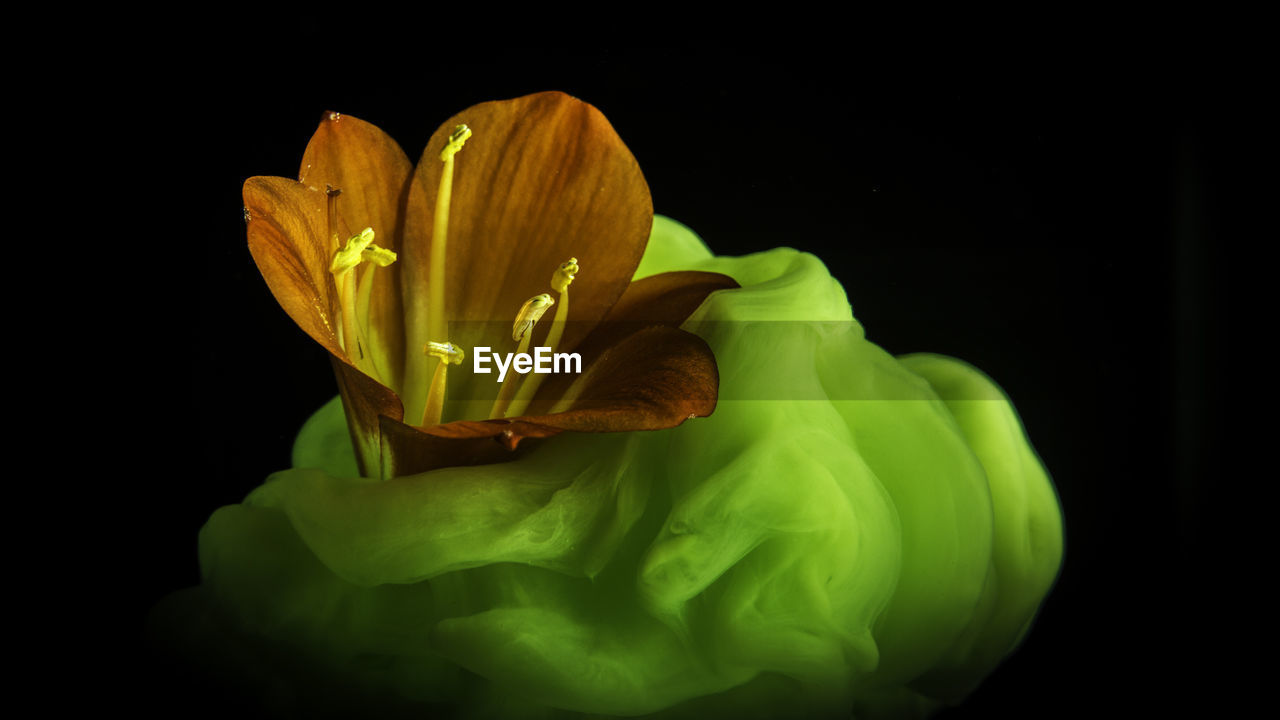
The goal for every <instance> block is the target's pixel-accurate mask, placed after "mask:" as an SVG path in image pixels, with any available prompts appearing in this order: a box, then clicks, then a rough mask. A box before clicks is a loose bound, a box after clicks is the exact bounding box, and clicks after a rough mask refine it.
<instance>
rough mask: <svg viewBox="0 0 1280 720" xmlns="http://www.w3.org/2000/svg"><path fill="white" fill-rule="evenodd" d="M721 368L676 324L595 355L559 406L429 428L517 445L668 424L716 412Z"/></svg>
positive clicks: (429, 430)
mask: <svg viewBox="0 0 1280 720" xmlns="http://www.w3.org/2000/svg"><path fill="white" fill-rule="evenodd" d="M718 384H719V376H718V374H717V372H716V361H715V357H714V356H713V355H712V354H711V349H710V348H709V347H707V344H706V343H705V342H704V341H703V340H702V338H700V337H698V336H697V335H694V334H692V333H687V332H685V331H683V330H680V329H678V328H672V327H650V328H645V329H643V330H640V331H638V332H635V333H633V334H631V335H630V336H629V337H627V338H626V339H625V340H623V341H621V342H619V343H617V344H615V345H613V346H611V347H609V348H607V349H606V350H605V351H604V352H603V353H600V354H599V355H597V356H596V357H595V358H594V361H589V364H588V365H586V366H585V367H584V368H583V372H582V374H581V375H580V376H578V377H577V379H576V380H574V382H573V384H572V385H570V386H569V388H568V390H567V392H566V394H565V396H564V397H563V398H561V399H560V402H559V403H558V405H557V407H556V408H553V411H552V412H550V413H548V414H544V415H531V416H528V415H527V416H523V417H518V418H511V419H508V420H485V421H482V422H475V421H469V420H462V421H457V422H451V423H446V424H444V425H437V426H435V427H431V428H427V429H426V430H424V431H423V432H424V433H426V434H429V435H435V436H438V437H442V438H454V439H473V438H484V437H488V438H495V439H497V440H498V441H499V442H501V443H502V444H503V445H504V446H506V447H508V448H511V449H515V448H516V446H517V445H518V444H519V443H520V441H521V440H522V439H524V438H530V437H532V438H543V437H550V436H552V435H557V434H559V433H561V432H563V431H565V430H574V431H577V432H627V431H633V430H661V429H664V428H670V427H675V426H676V425H679V424H680V423H682V422H684V421H685V420H687V419H689V418H692V417H698V416H707V415H710V414H711V413H712V412H713V411H714V410H715V407H716V389H717V386H718Z"/></svg>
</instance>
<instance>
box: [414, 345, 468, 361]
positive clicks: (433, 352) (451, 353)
mask: <svg viewBox="0 0 1280 720" xmlns="http://www.w3.org/2000/svg"><path fill="white" fill-rule="evenodd" d="M422 350H423V352H425V353H426V354H428V355H430V356H432V357H438V358H440V359H441V360H443V361H445V362H447V363H451V364H453V365H461V364H462V361H463V360H465V359H466V357H467V354H466V353H465V352H463V351H462V348H460V347H458V346H457V345H454V344H453V343H451V342H442V343H440V342H428V343H427V345H426V347H424V348H423V349H422Z"/></svg>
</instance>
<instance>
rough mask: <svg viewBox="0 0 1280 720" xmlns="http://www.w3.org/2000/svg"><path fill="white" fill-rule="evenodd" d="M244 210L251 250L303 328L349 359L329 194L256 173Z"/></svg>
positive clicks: (248, 183)
mask: <svg viewBox="0 0 1280 720" xmlns="http://www.w3.org/2000/svg"><path fill="white" fill-rule="evenodd" d="M244 208H245V217H246V219H247V220H248V223H249V228H248V236H249V252H250V253H251V254H252V255H253V260H254V262H255V263H257V265H258V271H259V272H261V273H262V277H263V279H265V280H266V281H267V286H268V287H270V288H271V294H272V295H275V297H276V301H277V302H279V303H280V306H281V307H283V308H284V310H285V312H287V313H289V317H291V318H293V321H294V322H296V323H298V327H300V328H302V329H303V331H305V332H306V333H307V334H308V335H310V336H311V337H312V338H313V339H315V341H316V342H318V343H320V344H321V345H323V346H324V347H325V349H327V350H328V351H329V352H331V353H333V354H334V355H337V356H339V357H345V353H344V352H343V350H342V347H341V346H340V345H339V344H338V334H337V327H338V322H339V320H338V307H337V290H336V288H335V287H334V282H333V275H331V274H330V273H329V260H330V255H331V254H332V251H330V250H329V247H328V241H327V237H328V236H327V235H326V233H325V229H324V227H325V222H326V220H325V217H326V215H325V195H324V193H323V192H318V191H315V190H310V189H308V188H307V186H305V185H303V184H302V183H299V182H296V181H293V180H289V179H286V178H280V177H251V178H249V179H248V180H246V181H245V183H244Z"/></svg>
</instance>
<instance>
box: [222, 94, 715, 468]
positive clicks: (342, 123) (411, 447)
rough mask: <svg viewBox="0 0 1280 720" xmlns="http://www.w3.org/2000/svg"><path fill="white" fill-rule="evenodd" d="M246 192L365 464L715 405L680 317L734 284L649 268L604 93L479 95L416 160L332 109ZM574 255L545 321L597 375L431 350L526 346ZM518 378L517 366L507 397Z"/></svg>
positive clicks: (676, 416)
mask: <svg viewBox="0 0 1280 720" xmlns="http://www.w3.org/2000/svg"><path fill="white" fill-rule="evenodd" d="M463 125H465V126H466V127H467V128H469V131H470V133H466V132H460V133H459V134H458V135H457V136H454V137H453V138H452V139H453V140H459V139H465V138H464V137H462V136H464V135H467V134H473V136H472V137H471V138H470V140H467V141H466V145H465V148H464V149H461V150H460V151H458V150H457V147H458V146H460V145H461V143H460V142H454V143H453V150H452V151H451V152H447V153H444V155H451V157H452V159H451V160H447V159H445V157H444V155H442V150H443V149H445V148H446V147H448V146H450V144H451V142H450V141H451V136H453V135H454V133H455V131H457V130H460V129H461V126H463ZM452 152H456V155H452V154H451V153H452ZM442 185H444V186H445V188H444V190H443V192H442V188H441V186H442ZM244 202H245V212H246V216H247V219H248V236H249V249H250V251H251V252H252V254H253V257H254V260H255V261H256V262H257V265H258V268H259V270H260V271H261V272H262V275H263V277H264V278H265V279H266V281H267V284H268V285H269V286H270V288H271V291H272V293H273V294H274V295H275V297H276V299H277V300H278V301H279V302H280V304H281V306H282V307H284V309H285V311H286V312H288V313H289V315H290V316H291V317H292V318H293V319H294V321H295V322H297V323H298V325H299V326H300V327H301V328H302V329H303V330H304V331H306V332H307V334H309V335H310V336H311V337H312V338H314V339H315V340H316V341H317V342H319V343H320V344H321V345H323V346H324V347H325V348H326V349H327V350H328V351H329V353H330V354H331V355H332V360H333V367H334V371H335V373H336V375H337V379H338V387H339V390H340V392H341V394H342V399H343V405H344V407H345V409H346V415H347V422H348V425H349V427H350V428H351V433H352V441H353V442H354V444H355V448H356V456H357V460H358V462H359V464H360V469H361V472H362V473H364V474H365V475H375V474H380V475H381V476H382V477H384V478H389V477H394V476H397V475H405V474H410V473H416V472H423V471H426V470H430V469H434V468H439V467H447V466H453V465H472V464H482V463H490V462H500V461H503V460H506V459H510V458H511V457H513V452H514V451H515V450H516V448H517V445H518V444H519V442H520V440H521V439H522V438H544V437H549V436H551V435H555V434H557V433H559V432H562V431H565V430H575V431H580V432H615V431H627V430H652V429H660V428H668V427H673V426H675V425H678V424H680V423H681V422H683V421H684V420H685V419H687V418H690V417H694V416H705V415H709V414H710V413H711V412H712V411H713V410H714V409H715V404H716V393H717V385H718V377H717V373H716V366H715V359H714V357H713V356H712V354H711V351H710V349H709V348H708V347H707V345H706V344H705V343H704V342H703V341H702V340H701V339H699V338H698V337H696V336H694V335H692V334H690V333H687V332H684V331H682V330H680V329H679V328H678V326H679V325H680V324H681V323H682V322H683V321H684V320H685V319H686V318H687V317H688V316H689V314H690V313H692V312H693V310H695V309H696V308H697V307H698V305H699V304H701V302H702V300H703V299H704V298H705V297H706V296H707V295H708V294H709V293H711V292H713V291H715V290H719V289H725V288H731V287H736V283H734V281H733V280H732V279H730V278H728V277H725V276H723V275H717V274H714V273H699V272H677V273H665V274H662V275H655V276H653V277H649V278H645V279H643V280H640V281H637V282H631V278H632V276H633V274H634V272H635V269H636V266H637V265H638V264H639V261H640V256H641V255H642V254H643V252H644V247H645V243H646V242H647V240H648V236H649V230H650V226H651V224H652V221H653V209H652V203H651V200H650V197H649V189H648V186H647V185H646V184H645V181H644V177H643V176H642V175H641V173H640V168H639V166H638V165H637V164H636V161H635V158H634V157H632V155H631V153H630V151H629V150H627V148H626V146H625V145H624V144H623V143H622V141H621V139H620V138H619V137H618V135H617V133H615V132H614V130H613V128H612V127H611V126H610V125H609V122H608V121H607V120H606V119H605V118H604V116H603V115H602V114H601V113H600V112H599V111H598V110H596V108H594V107H592V106H591V105H588V104H586V103H583V102H581V101H579V100H576V99H574V98H572V97H569V96H568V95H565V94H563V93H558V92H548V93H540V94H536V95H528V96H525V97H521V98H516V99H514V100H509V101H504V102H489V103H482V104H480V105H476V106H474V107H471V108H469V109H467V110H465V111H463V112H461V113H459V114H458V115H456V116H454V117H453V118H450V119H449V120H448V121H447V122H445V123H444V124H443V125H442V126H441V127H440V129H438V130H437V131H436V132H435V134H434V135H432V137H431V140H430V142H429V143H428V145H427V149H426V151H425V153H424V155H423V158H422V160H421V161H420V162H419V164H418V166H417V168H416V170H415V169H414V168H413V167H412V166H411V165H410V163H409V160H408V157H407V156H406V155H405V153H404V152H403V151H402V150H401V149H400V147H399V146H398V145H397V144H396V143H395V141H393V140H392V139H391V138H390V137H388V136H387V135H386V134H385V133H383V132H382V131H381V130H379V129H378V128H376V127H374V126H373V125H370V124H369V123H366V122H363V121H361V120H358V119H356V118H353V117H350V116H347V115H339V114H337V113H328V114H326V116H325V118H324V119H323V120H322V121H321V123H320V127H319V129H318V130H317V131H316V133H315V135H314V136H313V137H312V139H311V142H310V143H309V144H308V146H307V149H306V153H305V155H304V156H303V159H302V169H301V171H300V172H299V176H298V180H297V181H294V180H289V179H286V178H278V177H253V178H250V179H249V180H248V181H247V182H246V183H245V186H244ZM442 220H443V222H442ZM365 228H372V230H373V232H372V233H368V232H364V233H362V230H363V229H365ZM347 238H351V239H352V240H351V241H346V239H347ZM370 241H372V242H370ZM344 251H345V252H344ZM388 251H390V252H388ZM433 251H434V252H435V253H436V254H437V255H438V256H439V257H438V258H436V259H435V260H434V261H433V258H432V253H433ZM392 253H395V256H396V259H395V260H394V262H391V258H392V257H393V255H392ZM570 258H573V259H575V260H576V263H577V264H578V265H579V266H580V267H581V270H580V271H579V272H578V274H577V276H576V278H572V286H571V289H569V288H568V287H567V286H566V285H565V283H564V279H565V277H564V274H563V273H561V274H560V276H559V279H560V281H561V282H560V283H559V285H560V287H558V288H555V291H556V292H558V291H559V290H561V289H563V290H564V292H561V293H559V305H560V306H561V307H558V308H554V309H548V312H549V313H550V312H557V311H558V313H559V314H557V315H556V319H555V320H554V321H551V322H543V323H540V324H539V325H538V326H536V327H535V328H534V329H533V330H532V331H530V332H531V333H532V334H533V335H532V336H533V337H535V338H540V343H550V344H551V345H554V350H555V351H556V352H577V353H578V354H580V355H581V358H582V372H581V374H579V375H548V376H540V375H526V376H515V375H514V373H512V374H511V375H508V377H507V378H506V380H505V383H503V384H500V383H498V382H496V381H495V378H496V377H497V376H496V375H494V374H489V375H482V374H473V373H472V372H471V367H470V365H469V361H470V359H471V358H469V357H468V358H467V360H468V363H463V364H462V365H457V366H454V367H453V368H452V370H450V369H449V367H448V365H444V367H443V369H440V366H441V365H442V364H443V361H442V360H440V359H438V358H439V357H440V353H437V355H436V356H432V355H428V354H425V353H424V348H425V347H426V346H427V344H428V343H446V342H447V343H451V344H452V345H453V346H455V347H456V348H460V349H462V351H463V352H466V353H470V352H472V351H473V349H474V348H475V347H479V346H487V347H490V348H492V349H493V351H495V352H502V353H508V352H513V351H515V350H516V347H515V342H514V341H513V339H512V322H513V320H514V319H515V317H516V314H517V312H518V311H519V310H520V308H521V307H522V305H523V304H524V303H525V302H526V301H527V300H529V299H530V297H532V296H536V295H538V294H540V293H547V292H548V290H551V289H552V288H550V287H549V284H548V283H549V280H550V279H551V278H552V276H553V274H555V273H556V272H557V268H560V267H561V265H562V264H567V261H569V260H570ZM362 259H363V260H367V261H369V262H364V263H362V264H360V265H356V263H358V262H359V261H360V260H362ZM388 262H389V263H390V264H387V263H388ZM569 270H570V271H573V270H576V268H574V267H572V266H569ZM569 295H572V302H571V303H570V302H569ZM551 300H555V298H551ZM433 308H439V309H440V310H441V312H438V313H437V314H436V315H435V316H434V317H433V316H432V310H433ZM570 308H571V309H570ZM529 339H530V338H528V337H526V339H525V342H526V343H527V342H528V340H529ZM540 343H535V345H537V344H540ZM437 347H439V346H438V345H437ZM544 377H545V379H546V382H539V381H541V380H543V379H544ZM507 383H518V384H519V385H518V386H517V387H509V388H508V390H507V391H506V392H505V393H504V394H503V397H502V398H501V399H500V398H499V392H500V389H501V388H502V387H503V386H504V385H505V384H507ZM429 398H430V399H431V400H432V402H430V403H429V402H428V399H429ZM504 408H506V410H505V411H504ZM508 412H510V413H511V414H516V415H517V416H515V417H507V416H506V415H507V413H508ZM517 413H518V414H517ZM424 415H425V417H424Z"/></svg>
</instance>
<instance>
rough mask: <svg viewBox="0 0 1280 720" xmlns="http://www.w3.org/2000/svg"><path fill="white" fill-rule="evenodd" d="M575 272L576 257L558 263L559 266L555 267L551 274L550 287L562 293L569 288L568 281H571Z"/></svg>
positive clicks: (576, 265)
mask: <svg viewBox="0 0 1280 720" xmlns="http://www.w3.org/2000/svg"><path fill="white" fill-rule="evenodd" d="M577 274H578V258H569V259H568V261H566V262H562V263H560V267H558V268H556V271H555V274H553V275H552V276H551V289H552V290H555V291H556V292H558V293H564V291H565V290H568V289H569V283H571V282H573V276H574V275H577Z"/></svg>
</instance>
